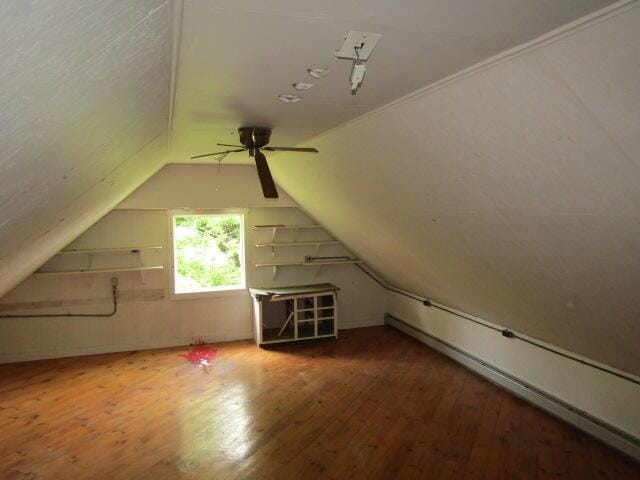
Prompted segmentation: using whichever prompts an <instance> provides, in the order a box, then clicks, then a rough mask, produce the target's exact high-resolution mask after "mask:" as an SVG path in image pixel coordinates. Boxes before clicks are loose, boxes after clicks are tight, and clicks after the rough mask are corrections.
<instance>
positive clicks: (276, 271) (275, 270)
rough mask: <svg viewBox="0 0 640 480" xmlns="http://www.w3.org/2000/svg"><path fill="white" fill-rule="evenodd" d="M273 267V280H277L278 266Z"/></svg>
mask: <svg viewBox="0 0 640 480" xmlns="http://www.w3.org/2000/svg"><path fill="white" fill-rule="evenodd" d="M272 268H273V271H272V273H271V278H272V279H273V280H275V278H276V275H277V274H278V267H277V266H276V265H274V266H273V267H272Z"/></svg>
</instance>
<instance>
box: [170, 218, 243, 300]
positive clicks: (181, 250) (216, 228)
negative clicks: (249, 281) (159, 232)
mask: <svg viewBox="0 0 640 480" xmlns="http://www.w3.org/2000/svg"><path fill="white" fill-rule="evenodd" d="M243 220H244V219H243V216H242V215H228V214H224V215H222V214H221V215H174V216H173V265H174V267H173V285H174V293H176V294H188V293H202V292H215V291H221V290H237V289H244V288H245V271H244V228H243V224H244V222H243Z"/></svg>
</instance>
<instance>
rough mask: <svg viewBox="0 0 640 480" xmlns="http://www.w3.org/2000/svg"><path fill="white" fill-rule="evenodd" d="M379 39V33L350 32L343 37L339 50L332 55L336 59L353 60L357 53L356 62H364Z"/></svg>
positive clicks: (380, 36)
mask: <svg viewBox="0 0 640 480" xmlns="http://www.w3.org/2000/svg"><path fill="white" fill-rule="evenodd" d="M380 38H382V35H381V34H379V33H368V32H358V31H356V30H351V31H350V32H349V33H348V34H347V36H346V37H345V39H344V43H343V44H342V47H340V49H339V50H335V51H334V52H333V54H334V55H335V56H336V57H338V58H350V59H351V60H355V59H356V51H357V54H358V60H362V61H366V60H367V59H368V58H369V56H370V55H371V52H373V49H374V48H376V45H377V44H378V41H379V40H380Z"/></svg>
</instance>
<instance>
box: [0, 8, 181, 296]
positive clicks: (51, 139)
mask: <svg viewBox="0 0 640 480" xmlns="http://www.w3.org/2000/svg"><path fill="white" fill-rule="evenodd" d="M171 11H172V8H171V4H170V2H167V1H166V0H140V1H129V0H105V1H86V2H85V1H77V0H53V1H46V2H27V1H6V2H0V245H2V248H1V249H0V279H1V280H0V295H2V294H3V293H5V292H6V291H7V290H8V289H9V288H11V287H12V286H13V285H15V284H16V283H17V282H18V281H20V280H21V279H22V278H24V276H25V275H28V274H29V273H31V271H33V270H34V269H35V268H37V267H38V266H39V265H40V264H41V263H43V262H44V261H46V260H47V258H48V257H49V256H51V255H52V254H53V253H55V252H56V251H57V250H59V249H60V248H62V247H63V246H64V242H65V241H67V242H68V241H70V240H72V239H73V237H74V236H75V235H78V234H79V233H81V232H82V229H83V228H86V227H88V226H89V225H91V223H92V222H95V221H96V220H98V219H99V218H100V216H101V215H104V213H106V211H108V209H109V208H111V207H112V206H113V205H115V204H116V203H117V202H118V201H119V200H121V199H122V198H123V197H124V196H126V195H127V194H128V193H129V192H130V191H131V190H132V189H133V188H135V187H136V186H137V185H139V184H140V183H141V182H142V181H144V180H145V179H146V178H147V177H148V176H149V175H151V174H152V173H153V172H154V171H155V170H156V169H157V168H159V166H161V165H162V164H163V163H164V162H165V161H166V136H167V135H166V134H167V124H168V108H169V103H170V102H169V84H170V76H171V75H170V72H171V66H170V63H171V62H170V56H171V55H170V53H171V27H172V25H171ZM163 137H164V138H165V143H164V148H159V147H158V145H157V143H158V142H159V141H160V139H161V138H163ZM151 151H153V154H152V157H153V158H146V157H145V155H146V156H148V155H150V154H151V153H150V152H151ZM136 155H142V156H143V157H145V158H144V159H140V160H139V162H137V164H136V162H133V161H130V162H129V163H128V164H127V160H130V159H132V158H134V157H135V156H136ZM140 165H144V167H145V168H144V169H143V170H140ZM116 179H117V180H116ZM101 184H103V186H104V185H106V186H107V187H110V188H103V186H101ZM88 201H90V202H92V203H90V204H87V202H88ZM79 202H83V203H84V204H83V205H79V204H78V203H79ZM62 224H64V231H65V233H61V234H58V233H59V232H60V230H61V227H60V226H61V225H62Z"/></svg>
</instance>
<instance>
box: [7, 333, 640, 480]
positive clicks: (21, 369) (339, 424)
mask: <svg viewBox="0 0 640 480" xmlns="http://www.w3.org/2000/svg"><path fill="white" fill-rule="evenodd" d="M215 347H216V348H217V349H218V352H217V356H216V357H215V359H214V360H213V361H212V365H211V367H208V368H204V367H200V366H197V365H193V364H191V363H188V362H187V361H186V360H185V358H184V357H182V356H180V355H181V354H186V353H187V352H188V351H189V348H174V349H164V350H153V351H142V352H132V353H122V354H108V355H99V356H91V357H79V358H68V359H60V360H51V361H41V362H29V363H22V364H13V365H1V366H0V432H1V437H0V478H2V479H11V480H13V479H40V480H41V479H56V480H57V479H74V480H78V479H103V478H104V479H164V478H169V479H173V478H198V479H245V478H247V479H276V478H277V479H296V478H304V479H316V478H326V479H348V478H354V479H394V478H402V479H440V478H441V479H449V478H451V479H453V478H455V479H460V478H473V479H482V478H484V479H499V478H523V479H524V478H540V479H542V478H555V479H559V478H565V479H566V478H572V479H573V478H575V479H625V478H629V479H630V478H634V479H638V478H640V466H639V465H638V464H635V463H633V462H631V461H630V460H628V459H626V458H624V457H623V456H621V455H619V454H618V453H616V452H614V451H613V450H611V449H609V448H607V447H605V446H604V445H602V444H600V443H598V442H597V441H595V440H593V439H591V438H590V437H588V436H586V435H584V434H582V433H580V432H579V431H577V430H575V429H573V428H572V427H569V426H568V425H565V424H564V423H562V422H560V421H558V420H556V419H554V418H552V417H550V416H549V415H547V414H545V413H543V412H542V411H540V410H538V409H536V408H534V407H532V406H530V405H528V404H527V403H525V402H523V401H521V400H519V399H518V398H516V397H514V396H512V395H510V394H509V393H507V392H505V391H504V390H501V389H500V388H498V387H496V386H494V385H492V384H491V383H489V382H487V381H485V380H483V379H482V378H481V377H479V376H476V375H474V374H472V373H470V372H469V371H468V370H466V369H464V368H463V367H461V366H459V365H457V364H456V363H454V362H453V361H451V360H449V359H448V358H446V357H444V356H442V355H440V354H438V353H436V352H434V351H432V350H430V349H429V348H427V347H425V346H424V345H422V344H420V343H418V342H416V341H415V340H413V339H411V338H409V337H407V336H405V335H403V334H401V333H399V332H397V331H395V330H393V329H391V328H387V327H376V328H367V329H359V330H349V331H345V332H341V338H340V339H339V340H338V341H324V342H319V343H312V344H299V345H288V346H280V347H278V348H277V349H272V350H261V349H258V348H257V347H255V345H254V344H253V343H251V342H248V341H246V342H232V343H226V344H218V345H216V346H215Z"/></svg>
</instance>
